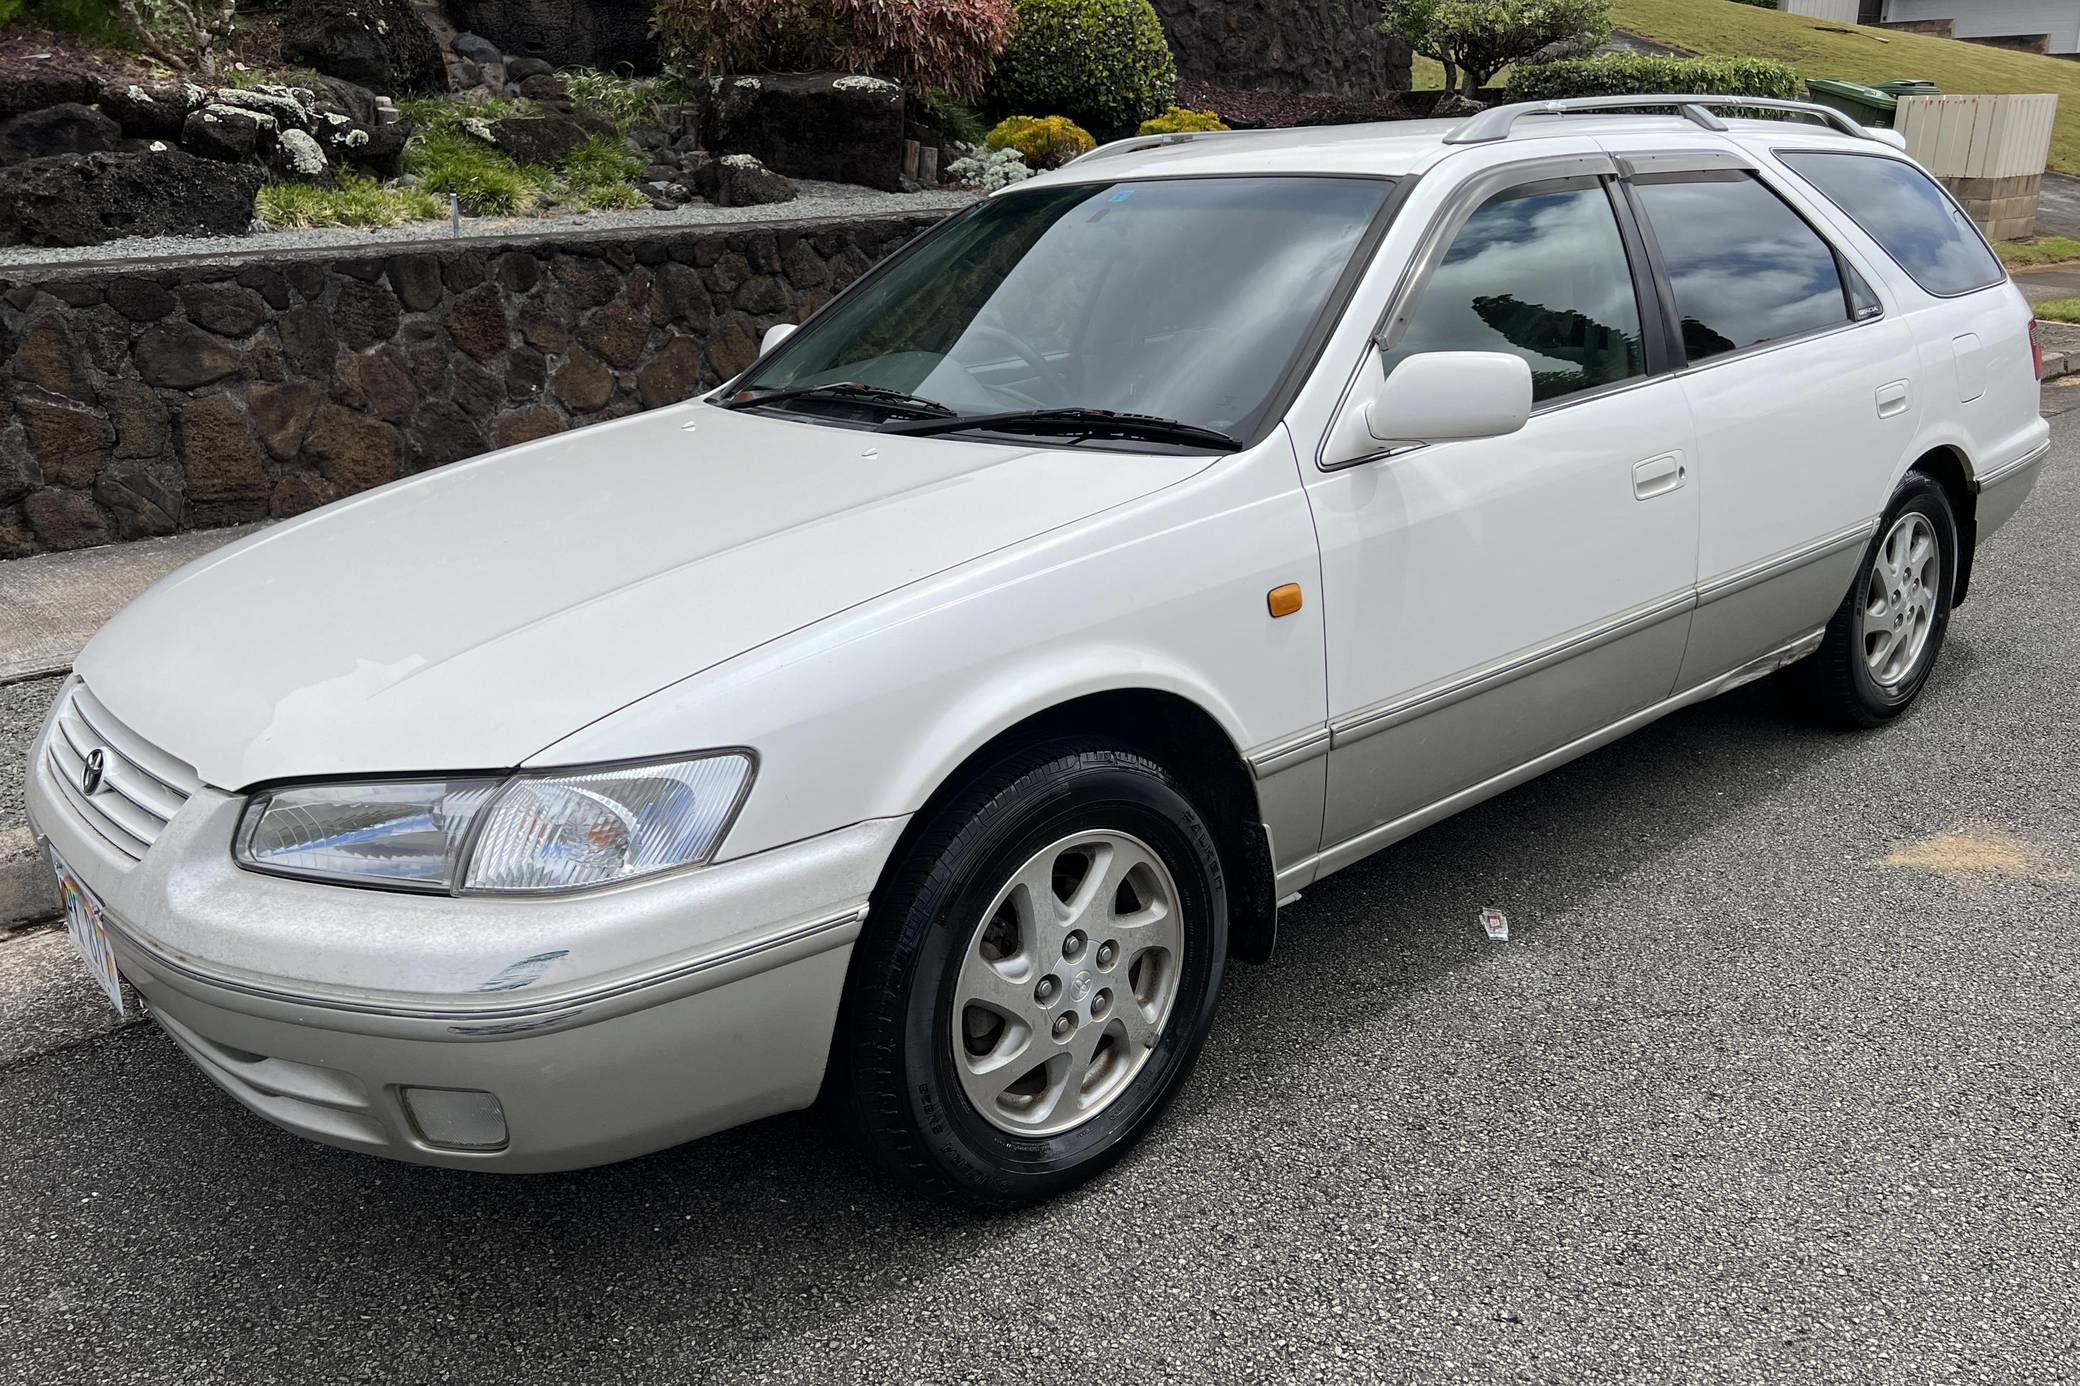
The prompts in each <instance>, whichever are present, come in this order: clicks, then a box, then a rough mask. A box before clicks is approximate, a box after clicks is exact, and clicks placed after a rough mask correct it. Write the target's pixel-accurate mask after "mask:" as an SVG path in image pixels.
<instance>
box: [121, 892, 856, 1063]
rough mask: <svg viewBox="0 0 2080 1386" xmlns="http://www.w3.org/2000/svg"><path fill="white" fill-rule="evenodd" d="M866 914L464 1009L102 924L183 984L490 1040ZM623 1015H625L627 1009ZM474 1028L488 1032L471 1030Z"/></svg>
mask: <svg viewBox="0 0 2080 1386" xmlns="http://www.w3.org/2000/svg"><path fill="white" fill-rule="evenodd" d="M866 915H867V908H866V906H864V905H860V906H857V907H855V908H853V909H848V910H841V911H839V912H837V913H835V914H829V915H825V916H823V917H821V918H818V919H812V920H808V921H805V922H803V923H800V924H794V925H790V926H788V927H786V928H783V929H779V930H776V931H775V932H773V933H770V934H767V935H765V936H764V937H761V938H755V939H752V940H750V941H748V942H745V943H742V944H739V945H737V946H736V947H734V948H730V949H726V950H724V951H721V952H717V953H708V954H703V955H702V956H699V957H694V958H684V959H680V960H678V961H675V962H670V963H664V964H660V965H659V966H657V967H654V968H651V969H649V970H647V971H644V972H640V973H636V974H633V975H631V976H626V977H619V978H616V979H614V980H612V981H609V982H603V983H600V984H597V985H595V986H590V987H583V988H574V989H571V990H566V991H556V992H550V993H545V994H542V995H539V996H530V997H527V998H526V999H524V1000H523V999H514V998H516V997H517V995H518V993H514V992H505V993H501V994H499V999H496V1000H490V999H487V1000H485V1001H483V1002H480V1003H477V1004H474V1005H472V1004H464V1003H461V1002H456V1003H448V1004H442V1005H428V1004H421V1003H417V1002H412V1001H407V1000H404V999H402V998H399V999H397V1000H395V1001H389V1000H379V999H376V998H373V997H356V996H348V995H342V994H339V993H333V992H311V991H302V990H297V989H294V988H291V987H275V986H266V985H262V984H259V983H256V982H251V981H248V980H245V979H243V978H237V977H230V976H226V975H225V974H223V973H220V972H216V971H213V970H211V969H209V968H207V967H201V966H198V965H196V964H194V963H192V962H187V961H184V960H182V959H179V958H175V957H172V956H169V955H168V954H167V953H166V952H165V951H164V950H162V949H158V948H153V947H150V946H148V945H147V944H145V943H143V942H141V941H140V940H139V939H138V937H137V936H136V935H135V934H134V933H131V932H130V931H129V930H126V929H125V928H123V927H122V925H121V923H120V922H119V921H117V920H114V919H112V918H110V917H108V916H107V915H105V914H104V915H103V916H102V922H103V924H104V925H105V926H106V927H107V929H108V931H109V932H110V933H111V934H113V935H115V937H116V941H117V942H118V943H119V944H121V946H122V949H123V951H125V952H129V953H135V954H137V955H139V956H140V957H142V958H144V959H145V960H146V962H147V964H148V965H149V966H150V967H152V968H153V969H154V970H156V971H158V972H160V973H162V974H163V973H171V974H173V975H174V976H177V977H182V978H185V979H187V980H188V981H190V982H197V983H200V984H202V985H203V986H206V987H211V988H215V989H216V990H219V991H227V992H235V993H237V994H239V995H241V996H250V997H254V998H257V999H259V1000H263V1001H270V1002H274V1003H276V1004H279V1005H288V1006H308V1007H312V1008H314V1009H318V1010H326V1011H339V1012H346V1013H348V1014H353V1015H364V1016H379V1017H383V1018H386V1019H400V1020H422V1021H438V1022H442V1023H446V1024H451V1025H456V1026H462V1025H465V1024H466V1025H469V1026H471V1027H473V1028H471V1029H467V1030H463V1029H458V1030H457V1033H460V1034H469V1033H476V1034H485V1035H490V1034H498V1033H513V1032H517V1031H519V1030H521V1029H531V1028H534V1026H533V1025H532V1024H530V1023H529V1022H535V1021H542V1020H545V1019H555V1018H563V1017H569V1016H572V1015H574V1014H575V1013H576V1012H578V1011H582V1010H585V1009H586V1008H588V1007H592V1006H596V1005H599V1004H600V1003H602V1002H606V1001H614V1000H619V999H622V998H626V997H629V996H633V995H635V994H636V993H639V992H643V991H648V990H651V989H653V988H657V989H665V988H671V989H672V990H673V991H674V992H676V991H677V990H678V988H676V987H674V986H673V984H674V983H679V982H685V981H689V980H691V979H696V978H699V977H700V976H701V975H702V974H703V973H710V972H715V971H717V970H720V969H723V968H733V967H735V966H736V965H738V964H741V963H750V962H753V961H754V960H756V959H760V958H764V957H767V956H768V955H771V954H777V953H779V952H780V951H781V950H783V949H792V948H793V946H794V945H796V944H800V943H804V942H806V941H809V940H814V939H821V938H823V937H824V936H826V935H831V936H833V937H831V938H830V941H829V942H830V946H835V945H836V944H838V943H839V942H842V941H843V940H842V939H839V938H837V937H835V935H837V934H838V932H839V931H840V930H849V929H853V928H856V926H858V925H859V924H861V923H862V922H863V921H864V920H865V919H866ZM809 951H812V952H813V951H815V950H814V949H811V950H809ZM751 970H752V971H757V970H759V969H758V968H756V967H754V968H752V969H751ZM658 999H660V1000H663V999H666V998H665V997H664V996H662V995H661V996H660V997H659V998H658ZM622 1009H628V1008H627V1007H623V1008H622ZM617 1013H618V1012H617ZM477 1026H481V1027H483V1028H482V1029H476V1028H474V1027H477Z"/></svg>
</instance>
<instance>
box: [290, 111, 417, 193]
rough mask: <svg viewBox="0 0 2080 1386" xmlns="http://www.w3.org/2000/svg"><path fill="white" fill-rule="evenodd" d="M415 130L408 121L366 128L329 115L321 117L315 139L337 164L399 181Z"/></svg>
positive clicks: (366, 126) (324, 114)
mask: <svg viewBox="0 0 2080 1386" xmlns="http://www.w3.org/2000/svg"><path fill="white" fill-rule="evenodd" d="M414 128H415V127H414V126H413V125H412V123H411V122H410V121H408V120H400V121H395V122H393V123H391V124H389V125H376V126H368V125H362V124H359V123H357V122H355V121H353V120H350V119H348V118H347V117H346V116H343V115H341V114H340V113H338V112H337V111H327V112H323V113H321V114H320V115H319V116H318V123H317V127H316V130H315V131H314V138H315V139H316V141H317V144H318V148H319V149H320V150H321V151H323V153H324V155H325V157H326V158H327V159H329V160H330V161H331V162H332V163H334V164H352V165H353V166H354V167H356V168H359V169H364V170H366V171H367V172H369V173H372V174H374V175H375V176H376V177H378V178H395V177H397V176H398V174H399V172H400V171H401V168H402V166H403V163H404V147H405V145H406V143H407V142H409V141H410V140H411V138H412V131H413V129H414Z"/></svg>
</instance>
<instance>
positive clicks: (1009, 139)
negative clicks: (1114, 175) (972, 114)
mask: <svg viewBox="0 0 2080 1386" xmlns="http://www.w3.org/2000/svg"><path fill="white" fill-rule="evenodd" d="M983 143H984V144H986V145H988V146H989V147H990V148H991V149H1015V150H1017V151H1018V153H1019V157H1020V158H1022V159H1024V160H1025V161H1026V163H1027V164H1029V165H1031V166H1032V167H1034V168H1060V167H1061V166H1062V165H1063V164H1066V163H1068V162H1069V161H1070V160H1071V159H1073V158H1075V157H1076V156H1077V155H1079V154H1088V153H1090V152H1091V151H1092V150H1093V149H1096V148H1097V147H1098V142H1097V141H1096V140H1094V139H1092V138H1091V132H1090V131H1088V130H1086V129H1084V128H1083V127H1082V126H1081V125H1078V124H1077V123H1076V122H1075V121H1073V120H1070V119H1069V118H1068V117H1067V116H1011V117H1008V118H1007V119H1004V120H1001V121H999V122H997V124H996V126H995V128H993V129H992V130H991V131H990V132H989V136H988V138H986V139H985V140H983Z"/></svg>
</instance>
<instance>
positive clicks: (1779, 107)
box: [1444, 92, 1883, 144]
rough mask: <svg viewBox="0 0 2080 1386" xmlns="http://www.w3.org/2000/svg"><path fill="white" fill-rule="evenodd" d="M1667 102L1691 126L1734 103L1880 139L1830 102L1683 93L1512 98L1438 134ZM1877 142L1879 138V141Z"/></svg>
mask: <svg viewBox="0 0 2080 1386" xmlns="http://www.w3.org/2000/svg"><path fill="white" fill-rule="evenodd" d="M1664 106H1673V107H1675V108H1676V112H1677V114H1679V115H1681V116H1682V117H1683V118H1684V119H1685V120H1688V121H1690V122H1692V123H1693V124H1697V125H1701V126H1703V127H1704V128H1705V129H1707V130H1724V129H1725V128H1726V122H1725V121H1723V120H1721V119H1719V117H1717V116H1715V115H1713V114H1712V110H1711V108H1713V107H1719V108H1721V109H1724V108H1726V107H1735V108H1738V109H1741V110H1750V111H1754V110H1761V111H1782V112H1785V113H1786V114H1788V115H1802V116H1812V117H1814V118H1815V119H1817V120H1820V121H1823V122H1825V123H1826V124H1828V125H1832V126H1833V127H1834V128H1835V129H1837V130H1839V131H1841V132H1842V133H1843V134H1845V135H1855V136H1857V137H1858V138H1860V139H1867V140H1870V139H1880V137H1879V136H1877V135H1874V134H1872V133H1871V132H1870V131H1868V130H1866V129H1864V128H1863V127H1862V126H1861V125H1858V124H1857V123H1856V122H1855V121H1854V120H1851V119H1850V118H1849V117H1848V116H1846V115H1844V114H1843V113H1842V112H1840V111H1838V110H1836V109H1834V107H1832V106H1822V105H1821V104H1819V103H1818V102H1816V101H1785V100H1781V99H1779V98H1777V97H1772V96H1685V95H1681V94H1677V93H1673V92H1671V93H1669V94H1667V95H1662V96H1570V97H1564V98H1562V99H1561V100H1558V101H1518V102H1514V103H1512V104H1510V105H1507V106H1490V107H1489V108H1488V109H1487V110H1485V111H1481V112H1478V113H1477V114H1474V115H1471V116H1468V117H1467V118H1466V121H1465V123H1464V124H1462V125H1460V127H1459V128H1458V129H1456V130H1454V131H1452V133H1451V134H1449V135H1446V136H1445V137H1444V142H1445V143H1446V144H1489V143H1492V142H1494V141H1496V140H1506V139H1508V138H1509V134H1510V127H1511V126H1513V125H1515V124H1516V123H1517V122H1518V121H1519V120H1521V119H1523V118H1524V117H1525V116H1535V115H1575V114H1577V113H1579V112H1582V111H1632V110H1641V109H1646V108H1659V107H1664ZM1880 142H1881V143H1883V141H1882V140H1880Z"/></svg>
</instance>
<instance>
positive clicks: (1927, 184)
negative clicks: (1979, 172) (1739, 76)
mask: <svg viewBox="0 0 2080 1386" xmlns="http://www.w3.org/2000/svg"><path fill="white" fill-rule="evenodd" d="M1777 157H1778V158H1779V159H1782V160H1783V161H1784V162H1785V163H1786V164H1789V165H1790V166H1791V168H1792V170H1793V171H1795V172H1796V173H1797V174H1798V176H1799V177H1801V178H1803V179H1805V180H1806V181H1807V182H1808V183H1811V184H1812V185H1813V186H1814V187H1816V188H1818V189H1819V190H1820V191H1821V192H1822V193H1823V194H1825V195H1826V197H1827V200H1828V201H1829V202H1832V203H1833V204H1834V205H1835V206H1837V207H1839V208H1841V209H1842V211H1843V213H1844V214H1845V215H1847V216H1848V218H1849V219H1850V220H1851V221H1853V222H1855V223H1856V224H1857V225H1858V226H1860V227H1862V228H1863V230H1864V233H1865V234H1866V235H1868V236H1869V237H1870V238H1871V239H1872V240H1874V241H1876V242H1877V243H1878V244H1879V245H1881V246H1883V247H1884V248H1885V253H1886V254H1887V255H1890V256H1891V257H1892V258H1893V259H1895V260H1897V261H1899V267H1900V268H1901V269H1903V270H1905V271H1906V272H1907V273H1908V274H1910V275H1912V276H1914V282H1915V283H1916V284H1919V285H1920V286H1921V287H1922V288H1924V289H1926V290H1928V291H1929V292H1930V293H1932V294H1938V295H1941V296H1942V297H1944V298H1951V297H1954V296H1956V295H1958V294H1968V293H1971V292H1972V291H1973V290H1974V289H1984V288H1988V287H1990V286H1992V285H1994V284H1998V283H2000V282H2001V281H2002V280H2003V279H2005V278H2007V274H2006V272H2005V271H2003V270H2002V269H2001V265H2000V261H1998V260H1996V259H1995V258H1994V256H1993V252H1992V251H1990V250H1988V249H1987V248H1986V242H1985V241H1984V240H1983V239H1981V238H1980V235H1979V233H1978V231H1976V230H1975V229H1973V227H1972V224H1971V222H1970V221H1968V220H1966V218H1965V215H1964V213H1963V212H1961V211H1959V210H1958V209H1957V204H1956V203H1954V202H1952V201H1951V200H1950V199H1949V198H1947V197H1945V196H1944V195H1943V190H1942V189H1941V188H1939V187H1937V186H1936V185H1935V183H1934V182H1932V181H1931V180H1930V179H1929V177H1928V175H1927V174H1925V173H1923V172H1922V171H1921V170H1920V169H1918V168H1915V167H1914V166H1913V165H1912V164H1906V163H1901V162H1900V161H1899V160H1898V159H1884V158H1873V157H1871V156H1870V155H1868V154H1829V153H1824V152H1822V151H1819V150H1795V151H1790V152H1782V153H1779V154H1778V155H1777Z"/></svg>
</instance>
